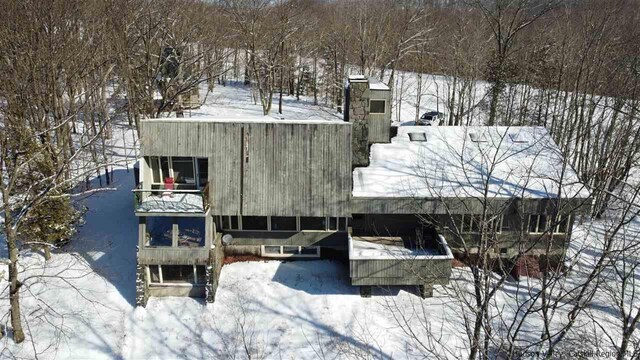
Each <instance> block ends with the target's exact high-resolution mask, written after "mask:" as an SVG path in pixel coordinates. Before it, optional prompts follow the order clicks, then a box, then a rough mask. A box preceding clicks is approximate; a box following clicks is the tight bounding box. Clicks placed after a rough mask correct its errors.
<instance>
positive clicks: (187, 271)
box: [148, 265, 207, 285]
mask: <svg viewBox="0 0 640 360" xmlns="http://www.w3.org/2000/svg"><path fill="white" fill-rule="evenodd" d="M148 271H149V273H148V274H149V282H150V283H151V284H168V285H181V284H192V285H203V284H204V283H205V282H206V278H207V274H206V269H205V267H204V265H149V267H148Z"/></svg>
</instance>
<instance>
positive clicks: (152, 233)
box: [145, 216, 173, 246]
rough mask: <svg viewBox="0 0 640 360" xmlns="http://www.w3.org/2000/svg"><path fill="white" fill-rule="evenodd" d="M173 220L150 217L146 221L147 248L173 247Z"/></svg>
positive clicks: (163, 217) (162, 217)
mask: <svg viewBox="0 0 640 360" xmlns="http://www.w3.org/2000/svg"><path fill="white" fill-rule="evenodd" d="M172 225H173V224H172V218H170V217H165V216H150V217H147V219H146V224H145V228H146V230H147V231H146V241H145V245H146V246H171V244H172V239H173V226H172Z"/></svg>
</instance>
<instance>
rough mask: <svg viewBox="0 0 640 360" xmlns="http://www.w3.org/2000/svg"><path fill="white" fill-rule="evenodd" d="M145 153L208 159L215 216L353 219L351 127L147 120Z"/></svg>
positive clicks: (318, 122) (313, 123)
mask: <svg viewBox="0 0 640 360" xmlns="http://www.w3.org/2000/svg"><path fill="white" fill-rule="evenodd" d="M141 137H142V149H141V152H142V155H144V156H194V157H206V158H208V159H209V184H210V193H211V195H210V200H211V211H212V213H213V214H216V215H237V214H242V215H256V216H265V215H272V216H293V215H300V216H349V215H350V214H351V208H350V198H351V150H350V147H349V146H350V138H351V125H350V124H349V123H345V122H338V121H326V122H321V121H317V122H315V121H312V122H304V121H301V122H293V121H286V122H285V121H282V122H278V120H274V121H273V122H257V121H254V122H251V121H246V122H241V120H239V121H238V122H230V121H215V120H212V121H203V120H199V121H198V120H196V121H189V120H188V119H166V120H152V121H143V126H142V136H141Z"/></svg>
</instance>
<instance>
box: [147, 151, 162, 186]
mask: <svg viewBox="0 0 640 360" xmlns="http://www.w3.org/2000/svg"><path fill="white" fill-rule="evenodd" d="M149 167H151V172H152V174H153V178H152V179H151V182H152V183H154V184H159V183H161V182H162V174H161V173H160V167H159V166H158V157H157V156H152V157H150V158H149Z"/></svg>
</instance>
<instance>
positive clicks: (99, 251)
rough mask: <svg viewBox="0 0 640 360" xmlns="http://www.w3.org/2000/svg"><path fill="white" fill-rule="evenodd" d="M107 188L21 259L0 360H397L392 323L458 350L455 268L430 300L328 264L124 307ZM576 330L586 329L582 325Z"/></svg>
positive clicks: (126, 212)
mask: <svg viewBox="0 0 640 360" xmlns="http://www.w3.org/2000/svg"><path fill="white" fill-rule="evenodd" d="M115 180H116V183H115V185H116V186H117V187H118V189H117V191H113V192H104V193H98V194H95V195H93V196H91V197H89V198H88V199H86V200H85V201H86V203H87V205H88V207H89V212H88V213H87V216H86V224H85V225H84V226H82V227H81V229H80V231H79V233H78V235H77V237H76V239H75V240H74V242H73V243H72V245H71V248H70V249H67V250H69V252H68V253H67V252H56V253H54V256H53V258H52V260H50V261H49V262H48V263H46V264H45V265H44V266H45V269H44V270H42V269H41V267H42V264H43V263H44V260H43V258H42V256H40V255H38V254H33V255H28V256H25V257H23V259H22V263H23V264H24V266H25V268H27V269H28V270H27V272H26V276H28V275H29V274H30V273H31V274H45V275H46V277H40V278H37V279H34V280H33V281H32V282H30V286H29V287H28V291H27V292H25V293H24V295H23V306H24V308H23V316H24V317H25V319H26V321H25V323H26V324H28V325H27V326H25V327H26V331H27V340H28V341H25V342H24V343H23V344H21V345H17V346H16V345H15V344H13V342H12V341H11V340H10V337H5V338H4V339H3V340H2V346H3V347H4V350H3V353H2V356H3V357H4V356H7V357H18V358H33V354H34V351H35V352H37V353H38V356H39V358H58V359H88V358H90V359H112V358H123V359H142V358H144V359H166V358H203V359H204V358H233V357H235V358H247V353H250V354H252V357H253V358H255V357H264V358H283V359H294V358H295V359H314V358H321V357H322V356H323V355H322V353H324V354H334V355H335V354H339V355H341V356H343V357H357V356H362V355H366V356H368V357H370V358H387V359H388V358H408V357H412V354H413V355H418V353H417V352H418V351H419V349H418V347H417V346H416V343H415V341H414V340H413V339H411V338H410V337H409V336H407V334H405V332H404V331H403V328H402V327H401V326H400V325H399V323H402V322H404V321H408V323H409V324H412V325H413V326H414V329H415V330H416V331H417V334H424V332H425V331H427V330H426V329H425V328H424V327H422V325H423V324H424V323H425V321H424V320H425V319H426V320H427V321H428V322H429V323H430V326H431V330H432V331H434V332H437V333H438V336H439V337H441V339H440V340H441V341H442V342H443V343H445V344H446V347H447V348H448V349H449V350H450V351H451V352H452V353H450V354H448V355H449V356H451V357H454V356H453V354H460V352H461V351H462V352H464V351H465V350H464V349H465V348H466V346H465V340H464V336H460V335H462V334H463V331H464V330H463V327H462V325H463V324H462V318H461V316H460V309H461V308H460V303H459V302H458V301H457V300H455V299H454V298H453V297H452V294H453V290H452V289H454V288H458V289H464V288H470V286H471V283H470V282H469V279H470V276H469V272H468V270H467V269H454V273H453V276H452V284H451V285H449V286H447V287H441V286H436V287H435V292H434V297H433V298H430V299H426V300H422V299H420V298H419V297H418V296H416V295H415V294H413V293H412V289H408V288H393V289H391V290H390V292H391V293H390V294H385V293H384V291H383V290H378V291H377V294H376V293H375V292H374V296H373V297H372V298H369V299H365V298H361V297H360V296H359V293H358V289H357V288H356V287H352V286H350V285H349V279H348V273H347V266H346V264H342V263H339V262H335V261H327V260H320V261H318V260H317V261H291V262H280V261H264V262H243V263H234V264H230V265H225V266H224V267H223V270H222V275H221V278H220V286H219V288H218V293H217V296H216V302H215V303H213V304H209V305H205V303H204V302H203V301H201V300H197V299H189V298H151V299H150V301H149V304H148V306H147V307H146V308H135V307H134V306H133V304H134V299H135V294H134V292H135V243H136V231H137V222H136V218H135V217H134V216H133V196H132V194H131V192H130V190H131V188H132V187H133V174H132V173H127V172H126V171H125V170H124V169H120V170H118V171H116V172H115ZM632 226H633V227H632V228H630V231H631V230H633V229H636V230H637V224H636V223H635V222H634V223H632ZM598 229H599V227H598V225H597V224H596V225H595V226H593V227H590V225H589V224H585V225H583V226H582V227H580V228H579V229H576V230H577V231H578V232H577V233H576V239H579V238H581V239H590V240H589V241H586V242H585V243H580V244H585V245H576V246H588V247H590V248H593V249H590V250H588V251H587V250H583V251H582V254H583V258H582V260H581V264H583V265H584V267H586V268H588V266H589V264H590V261H592V259H593V258H595V256H596V255H597V254H598V249H597V248H598V242H597V240H596V239H597V234H600V233H601V231H599V230H598ZM587 232H588V233H587ZM581 269H582V267H581ZM583 270H585V271H586V269H583ZM582 273H583V271H576V272H573V273H571V274H570V275H569V278H568V281H572V282H576V283H577V281H579V277H580V276H581V275H580V274H582ZM529 286H531V287H535V286H536V281H535V280H529V279H523V280H521V281H520V282H509V283H508V284H507V285H506V286H505V287H504V289H503V290H501V291H500V293H499V295H498V296H496V299H497V301H498V302H497V303H496V307H497V308H498V307H504V306H507V308H508V307H509V304H510V303H512V302H513V297H514V294H516V296H523V297H526V296H527V292H526V289H527V288H528V287H529ZM608 303H610V300H609V299H608V297H607V294H605V293H602V294H599V295H598V296H597V297H596V298H595V299H594V301H593V304H594V305H593V307H592V309H591V310H590V311H589V313H590V314H591V315H595V317H596V318H598V319H600V321H601V323H602V324H606V323H607V322H610V323H615V321H616V320H615V319H616V318H615V316H616V315H615V311H612V309H611V308H610V307H609V306H608V305H607V304H608ZM6 306H7V303H6V302H2V307H3V308H2V311H3V312H4V311H5V310H6ZM399 309H401V310H402V311H398V310H399ZM505 314H506V313H505ZM394 316H395V318H394ZM582 322H583V324H585V326H589V324H590V323H591V320H590V319H589V318H586V317H584V318H582ZM3 323H6V318H5V319H4V320H3ZM532 323H535V321H533V322H532ZM582 328H584V327H582ZM614 336H615V335H614ZM31 339H34V340H35V342H34V346H33V347H32V346H31V343H30V340H31ZM331 357H332V356H330V358H331Z"/></svg>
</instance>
